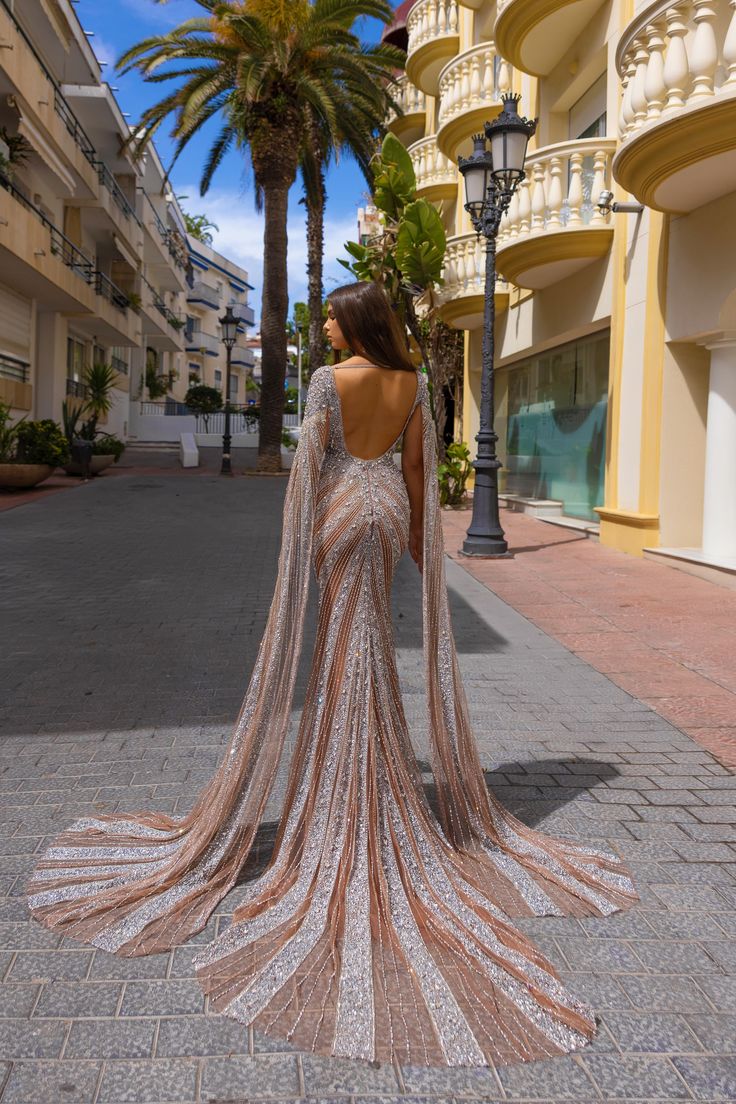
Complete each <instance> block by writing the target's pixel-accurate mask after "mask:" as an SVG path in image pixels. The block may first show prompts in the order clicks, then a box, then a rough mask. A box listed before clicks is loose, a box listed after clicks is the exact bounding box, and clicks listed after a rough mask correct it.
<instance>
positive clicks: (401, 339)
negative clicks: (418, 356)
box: [327, 280, 416, 372]
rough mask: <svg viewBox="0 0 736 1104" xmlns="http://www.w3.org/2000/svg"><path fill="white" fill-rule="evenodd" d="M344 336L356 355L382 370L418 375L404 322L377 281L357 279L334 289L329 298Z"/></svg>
mask: <svg viewBox="0 0 736 1104" xmlns="http://www.w3.org/2000/svg"><path fill="white" fill-rule="evenodd" d="M327 300H328V302H329V304H330V306H331V307H332V309H333V311H334V314H335V318H336V319H337V324H338V325H339V327H340V329H341V330H342V333H343V337H344V338H345V340H346V341H347V343H348V345H349V346H350V348H351V349H352V350H353V352H355V351H356V350H355V346H356V342H357V344H358V345H360V347H361V350H362V351H361V353H360V354H359V355H360V356H362V355H363V353H365V357H366V359H367V360H370V361H372V363H373V364H377V365H379V366H380V367H381V368H397V369H398V370H400V371H403V372H415V371H416V368H415V366H414V364H413V363H412V359H411V357H410V355H409V350H408V348H407V344H406V337H405V336H404V333H403V330H402V327H401V323H400V322H399V320H398V318H397V316H396V312H395V311H394V310H393V308H392V306H391V304H390V302H389V299H388V296H387V295H386V292H385V291H384V290H383V288H381V287H380V286H379V285H378V284H376V283H374V282H373V280H357V281H356V282H355V283H352V284H343V285H342V287H338V288H333V289H332V291H331V292H330V293H329V295H328V296H327Z"/></svg>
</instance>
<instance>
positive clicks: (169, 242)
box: [143, 192, 186, 268]
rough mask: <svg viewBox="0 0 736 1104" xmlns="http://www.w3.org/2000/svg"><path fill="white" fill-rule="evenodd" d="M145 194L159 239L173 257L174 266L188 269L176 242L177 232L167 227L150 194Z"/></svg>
mask: <svg viewBox="0 0 736 1104" xmlns="http://www.w3.org/2000/svg"><path fill="white" fill-rule="evenodd" d="M143 194H144V195H145V197H146V200H147V202H148V206H149V207H150V208H151V213H152V214H153V221H154V224H155V226H156V229H157V230H158V233H159V237H160V238H161V241H162V243H163V244H164V245H165V246H166V248H167V249H168V251H169V256H170V257H171V259H172V260H173V261H174V264H176V265H177V267H178V268H186V261H185V260H184V258H183V256H181V255H180V253H179V250H178V249H177V247H176V241H175V235H176V231H174V230H172V229H170V228H169V227H168V226H167V225H166V223H165V222H164V221H163V219H162V218H161V216H160V214H159V213H158V211H157V210H156V208H155V207H154V205H153V200H152V199H151V197H150V196H149V194H148V192H144V193H143Z"/></svg>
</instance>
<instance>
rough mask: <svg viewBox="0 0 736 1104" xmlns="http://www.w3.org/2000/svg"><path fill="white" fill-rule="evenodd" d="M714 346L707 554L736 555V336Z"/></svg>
mask: <svg viewBox="0 0 736 1104" xmlns="http://www.w3.org/2000/svg"><path fill="white" fill-rule="evenodd" d="M706 348H708V349H710V380H709V384H708V415H707V427H706V439H705V486H704V490H703V553H704V554H705V555H706V556H710V557H712V558H713V559H714V560H718V559H724V558H729V559H733V558H736V491H735V490H734V488H736V335H733V336H730V337H728V338H724V339H723V340H721V341H717V342H714V343H713V344H712V345H707V346H706Z"/></svg>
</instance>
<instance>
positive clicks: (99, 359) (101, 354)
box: [92, 345, 107, 364]
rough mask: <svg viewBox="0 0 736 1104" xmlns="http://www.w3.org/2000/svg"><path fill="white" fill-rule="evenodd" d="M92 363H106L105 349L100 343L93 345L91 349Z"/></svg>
mask: <svg viewBox="0 0 736 1104" xmlns="http://www.w3.org/2000/svg"><path fill="white" fill-rule="evenodd" d="M92 363H93V364H107V357H106V356H105V350H104V349H103V348H102V346H101V345H95V346H94V347H93V350H92Z"/></svg>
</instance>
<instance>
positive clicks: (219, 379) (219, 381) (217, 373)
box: [215, 368, 222, 387]
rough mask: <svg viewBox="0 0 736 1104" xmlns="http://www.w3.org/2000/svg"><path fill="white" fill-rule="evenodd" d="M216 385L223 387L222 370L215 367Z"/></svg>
mask: <svg viewBox="0 0 736 1104" xmlns="http://www.w3.org/2000/svg"><path fill="white" fill-rule="evenodd" d="M215 387H222V372H221V371H220V369H219V368H215Z"/></svg>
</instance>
